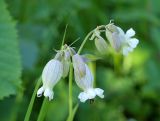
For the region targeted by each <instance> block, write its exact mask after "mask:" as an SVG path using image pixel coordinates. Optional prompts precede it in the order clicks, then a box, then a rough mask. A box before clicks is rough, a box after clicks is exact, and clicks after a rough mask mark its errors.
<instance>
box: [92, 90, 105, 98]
mask: <svg viewBox="0 0 160 121" xmlns="http://www.w3.org/2000/svg"><path fill="white" fill-rule="evenodd" d="M94 90H95V92H96V95H98V96H99V97H100V98H104V95H103V92H104V90H102V89H100V88H95V89H94Z"/></svg>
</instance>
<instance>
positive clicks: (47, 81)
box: [37, 59, 63, 100]
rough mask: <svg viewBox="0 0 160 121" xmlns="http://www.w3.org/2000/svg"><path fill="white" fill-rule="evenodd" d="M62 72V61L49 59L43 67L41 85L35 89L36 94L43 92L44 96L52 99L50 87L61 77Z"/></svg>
mask: <svg viewBox="0 0 160 121" xmlns="http://www.w3.org/2000/svg"><path fill="white" fill-rule="evenodd" d="M62 73H63V70H62V63H61V62H60V61H59V60H56V59H52V60H50V61H49V62H48V63H47V64H46V66H45V67H44V69H43V72H42V82H43V86H42V87H41V88H40V89H39V90H38V91H37V96H38V97H40V96H42V93H43V92H44V96H45V97H48V98H49V100H51V99H53V95H54V93H53V91H52V89H53V87H54V86H55V84H56V83H57V82H58V81H59V80H60V78H61V77H62Z"/></svg>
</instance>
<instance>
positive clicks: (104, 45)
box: [90, 27, 108, 54]
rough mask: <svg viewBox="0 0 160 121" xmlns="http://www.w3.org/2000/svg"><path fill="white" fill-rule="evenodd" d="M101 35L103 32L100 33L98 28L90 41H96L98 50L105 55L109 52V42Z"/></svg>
mask: <svg viewBox="0 0 160 121" xmlns="http://www.w3.org/2000/svg"><path fill="white" fill-rule="evenodd" d="M100 33H101V32H100V30H99V28H98V27H97V28H96V29H95V30H94V32H93V34H92V36H91V38H90V40H95V46H96V48H97V50H98V51H99V52H100V53H101V54H104V53H106V52H107V50H108V44H107V42H106V41H105V40H104V39H103V37H101V35H100Z"/></svg>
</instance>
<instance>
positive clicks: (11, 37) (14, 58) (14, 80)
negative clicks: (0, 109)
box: [0, 0, 21, 100]
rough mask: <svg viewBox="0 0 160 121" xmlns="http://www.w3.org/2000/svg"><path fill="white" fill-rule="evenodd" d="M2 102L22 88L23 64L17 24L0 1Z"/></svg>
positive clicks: (0, 89) (0, 97) (0, 80)
mask: <svg viewBox="0 0 160 121" xmlns="http://www.w3.org/2000/svg"><path fill="white" fill-rule="evenodd" d="M0 12H1V17H0V92H1V93H0V100H1V99H3V98H4V97H7V96H9V95H11V94H12V95H13V94H16V90H17V87H18V86H20V75H21V63H20V54H19V48H18V40H17V31H16V29H15V22H14V21H13V20H12V18H11V16H10V15H9V12H8V11H7V9H6V4H5V3H4V1H3V0H1V1H0Z"/></svg>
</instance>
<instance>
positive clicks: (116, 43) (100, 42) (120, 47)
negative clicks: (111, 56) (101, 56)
mask: <svg viewBox="0 0 160 121" xmlns="http://www.w3.org/2000/svg"><path fill="white" fill-rule="evenodd" d="M103 28H104V29H105V30H102V29H103ZM104 31H105V35H106V38H107V39H108V41H109V43H110V44H111V46H112V47H113V48H114V49H115V51H116V52H121V53H122V54H123V55H124V56H126V55H128V53H129V52H132V51H133V49H134V48H136V46H137V44H138V43H139V40H138V39H136V38H132V37H133V36H134V35H135V31H134V30H133V29H132V28H130V29H129V30H127V32H126V33H125V32H124V31H123V30H122V29H121V28H120V27H118V26H116V25H114V24H113V23H111V22H110V23H109V24H107V25H102V26H98V27H97V28H96V29H95V30H94V32H93V34H92V36H91V38H90V40H95V45H96V48H97V50H98V51H99V52H101V53H105V52H107V46H108V44H107V42H106V41H105V40H104V39H103V37H102V36H100V34H101V33H102V32H104Z"/></svg>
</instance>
